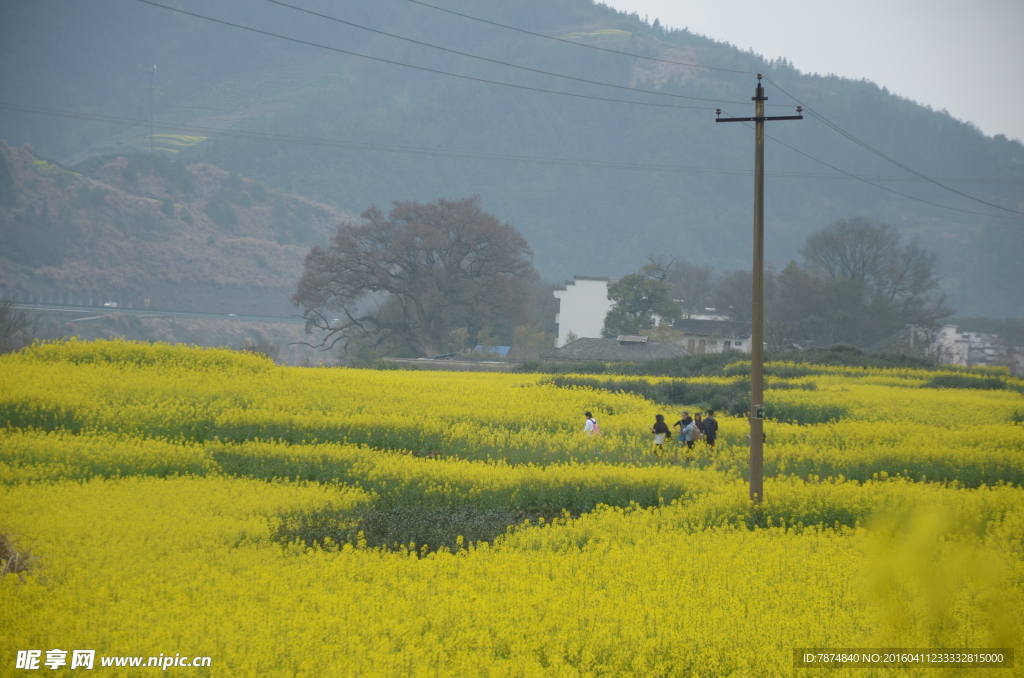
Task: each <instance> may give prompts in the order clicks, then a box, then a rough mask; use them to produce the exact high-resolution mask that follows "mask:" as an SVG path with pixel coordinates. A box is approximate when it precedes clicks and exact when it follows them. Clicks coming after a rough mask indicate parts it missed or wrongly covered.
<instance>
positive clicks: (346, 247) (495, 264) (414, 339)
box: [292, 197, 537, 356]
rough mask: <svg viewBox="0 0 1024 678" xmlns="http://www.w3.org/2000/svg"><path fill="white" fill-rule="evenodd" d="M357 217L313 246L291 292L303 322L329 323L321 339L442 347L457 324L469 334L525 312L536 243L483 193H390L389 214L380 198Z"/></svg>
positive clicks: (428, 350)
mask: <svg viewBox="0 0 1024 678" xmlns="http://www.w3.org/2000/svg"><path fill="white" fill-rule="evenodd" d="M360 216H361V218H362V223H358V224H357V223H346V224H344V225H342V226H341V227H340V228H339V229H338V231H337V233H336V234H335V235H334V238H333V240H332V242H331V245H330V246H329V247H328V248H326V249H324V248H321V247H319V246H318V247H314V248H313V249H312V250H311V251H310V253H309V254H308V255H307V256H306V262H305V270H304V273H303V275H302V278H301V279H300V280H299V285H298V289H297V291H296V292H295V295H294V296H293V297H292V301H293V302H294V303H295V305H296V306H298V307H300V308H301V309H302V312H303V316H304V317H305V319H306V331H307V332H313V331H314V330H316V329H319V330H322V331H323V332H325V335H324V339H323V341H322V342H321V345H322V346H334V345H336V344H338V343H339V342H340V343H341V345H342V346H344V347H345V349H346V351H349V350H351V349H352V348H353V346H354V344H355V345H359V346H364V347H365V346H371V347H379V346H386V347H387V348H389V349H395V348H398V349H399V350H400V349H401V348H405V349H407V350H408V351H410V352H412V353H414V354H416V355H420V356H429V355H438V354H440V353H443V352H445V351H446V350H449V349H451V348H454V347H455V346H456V344H457V343H458V341H459V340H458V339H457V338H456V337H455V336H454V330H455V329H456V328H466V329H467V330H468V333H467V334H468V336H470V337H472V336H475V333H476V331H477V330H478V329H480V328H482V327H485V326H488V325H490V324H491V323H492V322H493V321H494V320H496V319H497V318H505V319H509V320H513V321H518V320H520V319H522V318H523V317H524V316H525V309H526V304H527V301H528V299H529V290H528V286H527V284H526V283H527V282H528V281H530V280H533V279H536V278H537V273H536V271H535V270H534V268H533V263H532V260H533V251H532V250H531V249H530V246H529V245H528V244H527V242H526V239H525V238H523V236H522V235H520V233H519V232H518V231H517V230H516V229H515V228H513V227H512V225H511V224H508V223H501V222H500V221H499V220H498V219H497V218H496V217H495V216H494V215H492V214H489V213H487V212H485V211H483V210H482V209H481V208H480V200H479V198H477V197H474V198H467V199H464V200H444V199H440V200H435V201H434V202H430V203H419V202H412V201H408V202H395V203H394V208H393V209H392V210H391V212H390V213H389V214H388V215H387V217H385V216H384V213H383V212H381V211H380V210H379V209H378V208H377V207H370V208H369V209H367V210H366V211H365V212H363V213H362V214H361V215H360ZM353 342H354V343H353ZM459 348H461V346H459Z"/></svg>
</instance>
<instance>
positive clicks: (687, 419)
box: [672, 410, 696, 450]
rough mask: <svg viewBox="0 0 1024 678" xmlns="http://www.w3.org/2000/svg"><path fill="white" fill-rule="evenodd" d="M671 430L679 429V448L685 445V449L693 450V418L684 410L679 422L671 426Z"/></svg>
mask: <svg viewBox="0 0 1024 678" xmlns="http://www.w3.org/2000/svg"><path fill="white" fill-rule="evenodd" d="M672 428H678V429H679V447H682V446H683V445H686V447H687V448H689V449H691V450H692V449H693V431H694V429H695V428H696V426H695V425H694V422H693V417H691V416H690V413H689V412H687V411H686V410H683V413H682V416H680V418H679V421H677V422H676V423H674V424H672Z"/></svg>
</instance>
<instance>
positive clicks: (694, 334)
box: [672, 318, 751, 355]
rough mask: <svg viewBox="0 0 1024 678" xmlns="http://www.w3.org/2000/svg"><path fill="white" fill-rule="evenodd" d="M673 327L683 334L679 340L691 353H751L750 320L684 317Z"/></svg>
mask: <svg viewBox="0 0 1024 678" xmlns="http://www.w3.org/2000/svg"><path fill="white" fill-rule="evenodd" d="M672 329H673V330H675V331H676V332H677V333H679V334H681V339H680V340H679V341H680V342H681V343H682V345H683V346H684V347H685V348H686V352H687V353H690V354H691V355H693V354H699V353H722V352H724V351H743V352H744V353H750V334H751V332H750V323H749V322H736V321H732V320H711V319H706V318H684V319H682V320H677V321H675V323H673V325H672Z"/></svg>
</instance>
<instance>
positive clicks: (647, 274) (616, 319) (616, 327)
mask: <svg viewBox="0 0 1024 678" xmlns="http://www.w3.org/2000/svg"><path fill="white" fill-rule="evenodd" d="M663 274H664V270H663V269H661V268H659V267H658V265H657V264H655V263H654V262H651V263H649V264H647V265H646V266H644V267H643V268H642V269H640V271H639V272H637V273H631V274H630V275H627V276H625V277H624V278H622V279H621V280H618V281H617V282H615V283H614V284H613V285H611V286H610V287H609V288H608V298H609V299H611V300H612V301H613V302H614V304H613V305H612V308H611V310H610V311H608V315H606V316H605V319H604V327H603V328H602V329H601V334H602V335H603V336H605V337H617V336H619V335H620V334H639V333H640V330H649V329H651V328H653V327H654V325H655V319H656V317H657V318H661V319H662V320H664V321H668V322H669V323H671V321H673V320H675V319H676V318H679V317H680V316H681V315H682V308H680V306H679V304H678V303H677V302H675V301H673V300H672V295H671V292H670V291H669V287H668V285H666V284H665V282H664V275H663Z"/></svg>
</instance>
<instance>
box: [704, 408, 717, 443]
mask: <svg viewBox="0 0 1024 678" xmlns="http://www.w3.org/2000/svg"><path fill="white" fill-rule="evenodd" d="M700 430H701V431H702V432H703V433H704V440H705V441H706V442H707V444H708V445H709V446H711V447H714V446H715V440H717V439H718V421H717V420H716V419H715V411H714V410H708V416H706V417H704V421H702V422H701V423H700Z"/></svg>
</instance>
